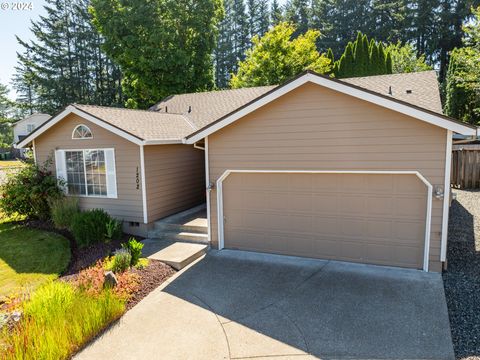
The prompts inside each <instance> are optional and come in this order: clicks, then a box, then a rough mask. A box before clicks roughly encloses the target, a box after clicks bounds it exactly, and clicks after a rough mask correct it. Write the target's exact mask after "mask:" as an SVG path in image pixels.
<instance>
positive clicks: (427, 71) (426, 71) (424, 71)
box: [337, 69, 437, 81]
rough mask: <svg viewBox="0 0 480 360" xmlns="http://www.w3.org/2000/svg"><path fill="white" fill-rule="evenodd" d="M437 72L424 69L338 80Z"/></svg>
mask: <svg viewBox="0 0 480 360" xmlns="http://www.w3.org/2000/svg"><path fill="white" fill-rule="evenodd" d="M432 72H433V73H435V74H436V73H437V71H436V70H435V69H432V70H422V71H412V72H408V73H395V74H378V75H368V76H357V77H348V78H339V79H337V80H340V81H343V80H351V79H367V78H375V77H382V76H383V77H387V76H409V75H414V74H415V75H416V74H422V73H432Z"/></svg>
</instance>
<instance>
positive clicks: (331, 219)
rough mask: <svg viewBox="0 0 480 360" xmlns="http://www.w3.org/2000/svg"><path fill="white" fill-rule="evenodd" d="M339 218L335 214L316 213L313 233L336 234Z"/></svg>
mask: <svg viewBox="0 0 480 360" xmlns="http://www.w3.org/2000/svg"><path fill="white" fill-rule="evenodd" d="M339 221H340V220H339V219H338V217H336V216H318V215H316V216H315V218H314V220H313V224H312V231H313V233H315V234H325V235H336V234H338V230H339Z"/></svg>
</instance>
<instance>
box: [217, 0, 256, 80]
mask: <svg viewBox="0 0 480 360" xmlns="http://www.w3.org/2000/svg"><path fill="white" fill-rule="evenodd" d="M224 8H225V16H224V18H223V20H222V21H221V22H220V24H219V37H218V41H217V46H216V47H215V51H214V63H215V84H216V86H217V87H218V88H220V89H223V88H226V87H227V86H228V83H229V81H230V76H231V74H232V73H235V72H236V71H237V67H238V62H239V61H242V60H243V59H244V58H245V53H246V51H247V49H248V46H249V26H248V18H247V14H246V8H245V3H244V1H243V0H225V1H224Z"/></svg>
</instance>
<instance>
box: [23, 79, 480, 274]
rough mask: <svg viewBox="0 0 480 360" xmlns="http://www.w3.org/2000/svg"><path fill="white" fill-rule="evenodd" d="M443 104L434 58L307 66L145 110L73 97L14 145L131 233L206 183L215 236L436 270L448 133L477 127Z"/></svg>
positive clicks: (227, 243)
mask: <svg viewBox="0 0 480 360" xmlns="http://www.w3.org/2000/svg"><path fill="white" fill-rule="evenodd" d="M441 111H442V110H441V103H440V96H439V91H438V83H437V80H436V75H435V73H434V72H433V71H427V72H421V73H411V74H396V75H382V76H372V77H366V78H355V79H344V80H342V81H339V80H335V79H331V78H327V77H324V76H320V75H317V74H315V73H312V72H305V73H303V74H301V75H299V76H298V77H296V78H294V79H293V80H291V81H289V82H287V83H285V84H282V85H279V86H268V87H256V88H245V89H237V90H225V91H216V92H206V93H198V94H184V95H174V96H171V97H169V98H167V99H165V100H163V101H161V102H160V103H158V104H156V105H155V106H153V107H152V108H151V109H150V110H149V111H136V110H126V109H112V108H104V107H97V106H86V105H71V106H69V107H67V108H66V109H65V110H64V111H63V112H62V113H60V114H59V115H57V116H55V117H54V118H52V119H51V120H50V121H49V122H47V123H45V124H44V125H43V126H42V127H40V128H39V129H37V130H36V131H35V132H34V133H32V134H30V135H29V136H28V137H27V138H26V139H24V140H23V141H21V142H20V143H19V144H18V145H19V146H22V147H23V146H29V145H31V146H33V149H34V153H35V156H36V160H37V161H45V159H47V158H48V156H49V155H53V156H54V157H55V163H56V169H55V170H56V173H57V176H59V177H61V178H64V179H66V180H67V183H68V185H67V192H68V193H69V194H73V195H79V196H80V197H81V198H80V199H81V201H80V204H81V206H82V208H93V207H102V208H104V209H105V210H107V211H108V212H110V213H111V214H112V215H114V216H116V217H118V218H121V219H123V220H125V221H126V223H125V224H126V225H125V230H126V231H129V232H132V233H138V234H145V233H146V231H147V230H148V228H149V227H151V226H152V224H153V222H154V221H155V220H157V219H159V218H161V217H165V216H167V215H169V214H172V213H175V212H178V211H181V210H184V209H187V208H189V207H191V206H194V205H195V204H198V203H201V202H203V201H205V193H206V194H207V196H206V201H207V213H208V224H209V240H210V242H211V245H212V247H215V248H220V249H222V248H232V249H244V250H254V251H263V252H272V253H279V254H289V255H297V256H306V257H315V258H323V259H337V260H345V261H355V262H362V263H373V264H382V265H391V266H401V267H410V268H418V269H423V270H425V271H440V270H441V268H442V263H444V262H445V260H446V246H447V228H448V212H449V195H450V192H449V187H450V159H451V147H452V134H453V133H454V132H455V133H460V134H464V135H469V136H473V135H476V134H477V129H476V127H474V126H471V125H468V124H464V123H460V122H457V121H455V120H453V119H451V118H448V117H446V116H444V115H442V114H441ZM205 190H207V191H205ZM445 190H447V191H445Z"/></svg>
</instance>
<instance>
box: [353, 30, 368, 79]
mask: <svg viewBox="0 0 480 360" xmlns="http://www.w3.org/2000/svg"><path fill="white" fill-rule="evenodd" d="M353 56H354V58H355V62H354V66H355V72H356V74H357V76H366V75H368V74H369V65H370V54H369V50H368V40H367V36H366V35H362V34H361V33H360V32H359V33H358V35H357V39H356V40H355V43H354V54H353Z"/></svg>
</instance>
